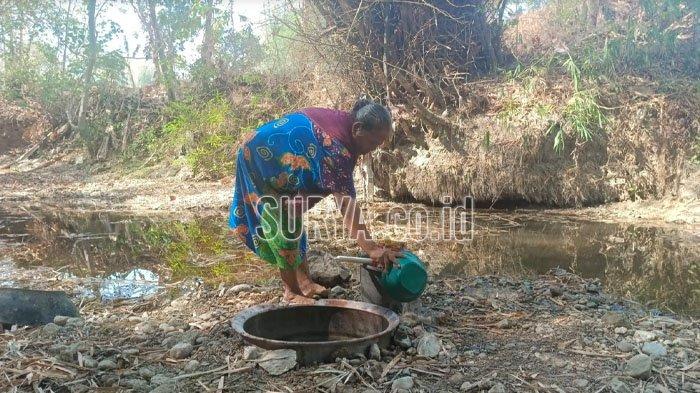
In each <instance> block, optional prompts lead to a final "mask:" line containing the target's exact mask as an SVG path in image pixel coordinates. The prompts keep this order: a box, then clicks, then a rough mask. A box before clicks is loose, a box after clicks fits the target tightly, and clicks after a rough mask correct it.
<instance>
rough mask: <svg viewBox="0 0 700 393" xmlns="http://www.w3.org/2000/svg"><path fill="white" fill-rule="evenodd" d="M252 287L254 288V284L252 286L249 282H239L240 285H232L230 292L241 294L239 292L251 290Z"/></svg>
mask: <svg viewBox="0 0 700 393" xmlns="http://www.w3.org/2000/svg"><path fill="white" fill-rule="evenodd" d="M251 289H253V286H252V285H248V284H238V285H234V286H232V287H231V288H230V289H229V290H228V293H229V294H231V295H237V294H239V293H241V292H248V291H250V290H251Z"/></svg>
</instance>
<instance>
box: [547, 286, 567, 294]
mask: <svg viewBox="0 0 700 393" xmlns="http://www.w3.org/2000/svg"><path fill="white" fill-rule="evenodd" d="M563 294H564V288H562V287H559V286H551V287H549V296H551V297H559V296H561V295H563Z"/></svg>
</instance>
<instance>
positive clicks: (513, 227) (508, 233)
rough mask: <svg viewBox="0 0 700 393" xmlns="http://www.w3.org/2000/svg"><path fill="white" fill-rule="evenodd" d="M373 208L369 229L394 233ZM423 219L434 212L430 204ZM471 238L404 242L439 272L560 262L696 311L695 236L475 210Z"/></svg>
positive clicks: (625, 290) (536, 269) (637, 295)
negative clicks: (459, 240) (427, 213)
mask: <svg viewBox="0 0 700 393" xmlns="http://www.w3.org/2000/svg"><path fill="white" fill-rule="evenodd" d="M386 211H387V210H386V209H375V210H373V212H372V213H373V218H374V225H373V228H374V229H375V232H377V233H380V234H382V235H383V236H384V237H388V238H395V237H396V236H397V235H399V234H402V233H405V230H404V229H403V228H402V226H404V225H412V224H414V223H413V222H409V221H410V219H407V220H404V221H403V222H401V223H399V224H400V225H388V224H387V222H390V223H394V224H395V223H396V220H394V219H391V218H390V219H388V220H387V218H386V214H385V212H386ZM430 213H432V214H429V216H428V221H430V220H439V213H440V212H439V210H438V209H430ZM474 228H475V230H474V233H473V239H472V240H471V241H469V242H462V243H457V242H436V241H431V242H411V241H408V242H407V246H408V247H409V248H411V249H414V250H417V251H418V253H419V255H420V256H421V257H422V258H423V259H424V260H426V261H427V262H429V263H430V265H431V267H432V268H433V269H434V270H436V271H438V273H439V274H440V275H442V276H444V277H449V276H466V275H470V274H512V275H522V274H542V273H546V272H548V271H549V270H551V269H553V268H557V267H559V268H564V269H567V270H570V271H572V272H575V273H577V274H579V275H581V276H583V277H586V278H598V279H600V280H601V282H602V283H603V284H604V286H605V287H606V289H607V290H609V291H612V292H615V293H618V294H620V295H623V296H627V297H630V298H632V299H636V300H637V301H640V302H643V303H647V302H648V303H650V305H652V306H654V307H657V308H660V309H662V310H671V311H674V312H682V313H688V314H692V315H698V314H700V236H699V235H698V234H689V233H688V232H684V231H677V230H673V229H666V228H655V227H643V226H635V225H627V224H611V223H603V222H592V221H584V220H580V219H572V218H568V217H564V216H558V215H555V214H551V213H549V214H545V215H543V213H541V212H537V211H524V212H518V213H515V212H499V211H495V212H489V211H477V212H476V214H475V217H474Z"/></svg>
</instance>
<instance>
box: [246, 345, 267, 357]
mask: <svg viewBox="0 0 700 393" xmlns="http://www.w3.org/2000/svg"><path fill="white" fill-rule="evenodd" d="M264 353H265V350H264V349H262V348H260V347H256V346H254V345H249V346H247V347H245V348H243V360H256V359H260V358H261V357H262V355H263V354H264Z"/></svg>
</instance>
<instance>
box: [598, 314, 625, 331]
mask: <svg viewBox="0 0 700 393" xmlns="http://www.w3.org/2000/svg"><path fill="white" fill-rule="evenodd" d="M600 320H601V322H603V325H605V326H609V327H613V328H616V327H628V326H629V324H630V323H629V320H627V317H625V316H624V315H623V314H621V313H619V312H614V311H608V312H606V313H605V315H603V317H602V318H601V319H600Z"/></svg>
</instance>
